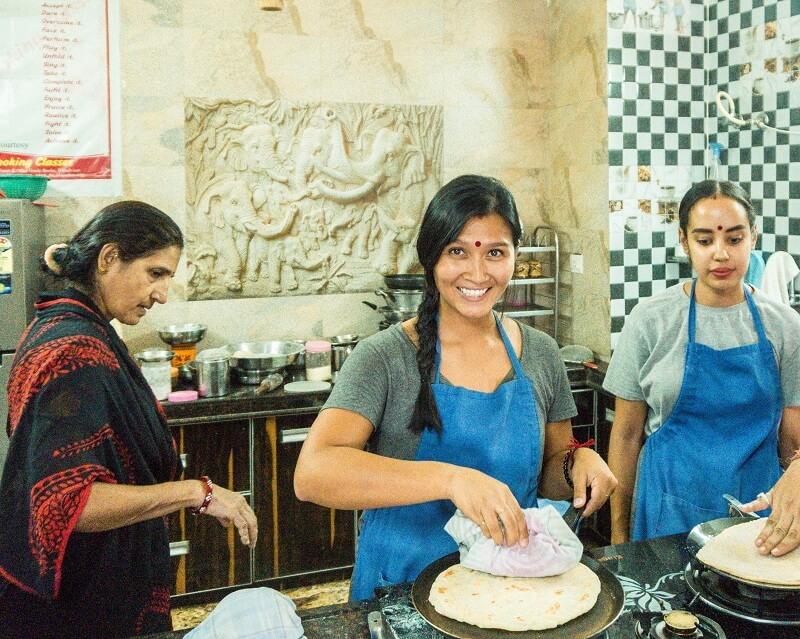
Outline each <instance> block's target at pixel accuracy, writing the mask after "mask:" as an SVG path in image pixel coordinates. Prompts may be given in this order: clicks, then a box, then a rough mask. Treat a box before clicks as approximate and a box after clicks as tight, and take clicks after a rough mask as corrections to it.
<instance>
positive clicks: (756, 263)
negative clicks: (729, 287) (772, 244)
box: [744, 251, 766, 288]
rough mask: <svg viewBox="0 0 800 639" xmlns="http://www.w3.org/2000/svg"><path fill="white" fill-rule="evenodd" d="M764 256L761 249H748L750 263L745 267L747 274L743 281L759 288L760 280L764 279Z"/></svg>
mask: <svg viewBox="0 0 800 639" xmlns="http://www.w3.org/2000/svg"><path fill="white" fill-rule="evenodd" d="M765 266H766V264H764V258H763V257H761V251H750V265H749V266H748V267H747V274H746V275H745V276H744V281H745V282H747V283H748V284H751V285H752V286H755V287H756V288H761V280H763V279H764V267H765Z"/></svg>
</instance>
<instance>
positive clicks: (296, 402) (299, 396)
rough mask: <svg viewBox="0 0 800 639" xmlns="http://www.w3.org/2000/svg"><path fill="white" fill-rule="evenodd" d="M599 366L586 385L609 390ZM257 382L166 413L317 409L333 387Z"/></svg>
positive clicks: (233, 414)
mask: <svg viewBox="0 0 800 639" xmlns="http://www.w3.org/2000/svg"><path fill="white" fill-rule="evenodd" d="M595 364H596V366H597V368H596V369H593V368H588V369H587V380H586V385H587V386H588V387H589V388H591V389H593V390H596V391H599V392H602V393H606V392H607V391H605V390H604V389H603V379H604V378H605V374H606V371H607V370H608V363H607V362H604V361H597V362H595ZM257 388H258V386H255V385H253V386H236V387H234V389H233V390H232V392H230V393H228V394H227V395H224V396H222V397H206V398H203V399H198V400H196V401H193V402H179V403H173V402H162V403H161V405H162V407H163V408H164V413H165V414H166V416H167V419H168V420H169V422H170V424H171V425H179V424H181V423H191V422H192V421H196V420H206V419H207V418H209V417H211V418H214V419H237V418H244V417H248V416H256V415H270V414H275V415H280V414H284V413H294V414H297V413H302V412H308V413H314V412H317V411H318V410H319V409H320V408H322V406H323V405H324V404H325V401H326V400H327V399H328V395H329V394H330V391H319V392H313V393H287V392H285V391H284V390H283V386H281V387H280V388H277V389H276V390H274V391H270V392H268V393H263V394H258V393H256V389H257Z"/></svg>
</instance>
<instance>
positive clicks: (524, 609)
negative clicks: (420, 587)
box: [430, 564, 600, 632]
mask: <svg viewBox="0 0 800 639" xmlns="http://www.w3.org/2000/svg"><path fill="white" fill-rule="evenodd" d="M599 595H600V578H599V577H598V576H597V575H596V574H594V572H592V570H591V569H590V568H588V567H587V566H585V565H584V564H577V565H576V566H574V567H573V568H571V569H570V570H568V571H567V572H565V573H563V574H561V575H556V576H554V577H496V576H494V575H490V574H488V573H485V572H479V571H477V570H472V569H470V568H464V566H462V565H461V564H456V565H455V566H451V567H450V568H448V569H447V570H445V571H443V572H442V573H441V574H440V575H439V576H438V577H436V580H435V581H434V582H433V585H432V586H431V594H430V602H431V605H432V606H433V607H434V609H435V610H436V612H438V613H439V614H440V615H444V616H445V617H449V618H451V619H455V620H456V621H461V622H464V623H468V624H472V625H473V626H478V627H480V628H497V629H500V630H512V631H516V632H520V631H523V630H546V629H547V628H555V627H556V626H560V625H561V624H564V623H566V622H568V621H570V620H572V619H575V618H576V617H580V616H581V615H582V614H584V613H586V612H588V611H589V610H591V609H592V607H593V606H594V604H595V603H596V602H597V597H598V596H599Z"/></svg>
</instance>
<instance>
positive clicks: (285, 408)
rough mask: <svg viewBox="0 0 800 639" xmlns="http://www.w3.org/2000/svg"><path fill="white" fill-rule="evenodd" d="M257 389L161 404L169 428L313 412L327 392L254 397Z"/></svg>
mask: <svg viewBox="0 0 800 639" xmlns="http://www.w3.org/2000/svg"><path fill="white" fill-rule="evenodd" d="M257 388H258V387H257V386H251V387H241V386H240V387H236V388H235V389H234V390H233V392H231V393H229V394H227V395H224V396H222V397H207V398H203V399H198V400H196V401H192V402H178V403H173V402H162V403H161V406H162V407H163V408H164V413H165V414H166V416H167V420H169V422H170V424H171V425H173V424H177V423H180V422H191V421H192V420H197V419H207V418H209V417H213V418H214V419H225V418H230V419H236V418H242V417H247V416H253V415H259V414H264V415H269V414H281V413H285V412H291V413H298V412H316V411H318V410H319V409H320V408H322V406H323V404H325V400H327V399H328V395H329V392H328V391H319V392H312V393H286V392H284V390H283V387H281V388H278V389H276V390H274V391H270V392H268V393H263V394H260V395H259V394H256V392H255V391H256V389H257Z"/></svg>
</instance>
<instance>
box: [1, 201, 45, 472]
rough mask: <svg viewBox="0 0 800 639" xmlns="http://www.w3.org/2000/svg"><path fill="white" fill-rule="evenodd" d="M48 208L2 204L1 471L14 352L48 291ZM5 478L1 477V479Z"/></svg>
mask: <svg viewBox="0 0 800 639" xmlns="http://www.w3.org/2000/svg"><path fill="white" fill-rule="evenodd" d="M44 220H45V214H44V207H43V206H39V205H37V204H31V203H30V202H29V201H27V200H10V199H2V200H0V470H2V468H3V467H4V465H5V460H6V456H7V454H8V431H7V423H8V392H7V390H6V384H7V383H8V373H9V369H10V368H11V360H12V358H13V356H14V350H15V349H16V348H17V344H18V342H19V338H20V336H21V335H22V332H23V331H24V330H25V327H26V326H27V325H28V323H29V322H30V321H31V319H32V318H33V312H34V309H33V304H34V302H35V301H36V294H37V293H38V292H39V291H40V290H42V289H43V288H44V285H43V281H44V280H43V278H42V272H41V271H40V269H39V258H40V257H41V256H42V254H43V253H44V249H45V246H44V243H45V234H44ZM1 476H2V475H1V474H0V477H1Z"/></svg>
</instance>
